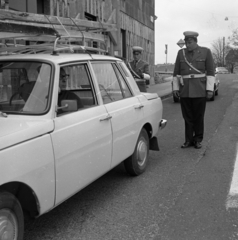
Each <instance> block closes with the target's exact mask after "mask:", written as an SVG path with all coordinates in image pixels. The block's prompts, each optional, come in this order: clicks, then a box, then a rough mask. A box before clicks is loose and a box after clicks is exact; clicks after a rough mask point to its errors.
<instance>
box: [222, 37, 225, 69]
mask: <svg viewBox="0 0 238 240" xmlns="http://www.w3.org/2000/svg"><path fill="white" fill-rule="evenodd" d="M222 61H223V64H222V65H223V67H225V37H223V59H222Z"/></svg>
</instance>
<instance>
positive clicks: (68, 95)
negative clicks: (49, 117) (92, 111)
mask: <svg viewBox="0 0 238 240" xmlns="http://www.w3.org/2000/svg"><path fill="white" fill-rule="evenodd" d="M68 78H69V74H66V72H65V70H64V69H63V68H60V79H59V96H58V107H62V104H61V103H62V100H76V101H77V109H79V108H83V104H82V102H81V100H80V98H79V97H78V96H77V95H76V94H75V93H73V92H71V91H69V90H66V86H67V81H68ZM62 112H63V110H62V109H59V110H58V114H59V113H62Z"/></svg>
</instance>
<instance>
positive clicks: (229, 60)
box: [226, 48, 238, 73]
mask: <svg viewBox="0 0 238 240" xmlns="http://www.w3.org/2000/svg"><path fill="white" fill-rule="evenodd" d="M226 66H227V68H228V69H229V71H230V72H231V73H233V72H234V70H235V68H236V67H237V66H238V49H234V48H231V49H230V50H229V52H228V54H227V55H226Z"/></svg>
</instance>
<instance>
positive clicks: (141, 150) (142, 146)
mask: <svg viewBox="0 0 238 240" xmlns="http://www.w3.org/2000/svg"><path fill="white" fill-rule="evenodd" d="M147 150H148V149H147V144H146V142H145V141H143V139H140V141H139V143H138V145H137V158H138V164H139V165H140V166H141V167H142V166H143V165H144V163H145V161H146V158H147Z"/></svg>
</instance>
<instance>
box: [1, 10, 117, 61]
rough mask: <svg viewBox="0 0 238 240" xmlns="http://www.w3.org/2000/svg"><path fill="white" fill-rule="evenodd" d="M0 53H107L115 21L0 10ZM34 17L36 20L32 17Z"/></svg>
mask: <svg viewBox="0 0 238 240" xmlns="http://www.w3.org/2000/svg"><path fill="white" fill-rule="evenodd" d="M0 15H1V16H0V56H2V55H11V54H36V53H51V54H53V55H58V54H59V53H60V52H71V53H75V52H76V53H78V52H86V53H98V54H108V50H107V39H108V35H106V34H105V33H106V32H110V31H114V30H115V24H108V23H103V24H102V23H101V22H100V21H99V22H93V23H92V21H88V20H81V19H72V18H62V17H57V16H47V15H40V14H31V13H21V12H16V11H5V10H1V9H0ZM36 18H37V22H35V19H36Z"/></svg>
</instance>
